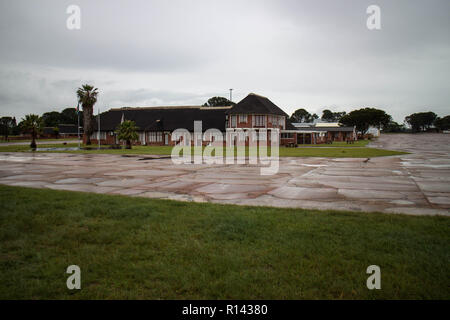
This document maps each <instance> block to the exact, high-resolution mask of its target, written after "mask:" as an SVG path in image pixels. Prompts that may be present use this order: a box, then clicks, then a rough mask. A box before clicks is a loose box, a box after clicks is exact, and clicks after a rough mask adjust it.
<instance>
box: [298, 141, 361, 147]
mask: <svg viewBox="0 0 450 320" xmlns="http://www.w3.org/2000/svg"><path fill="white" fill-rule="evenodd" d="M369 142H370V141H369V140H357V141H355V142H354V143H353V144H348V143H347V142H345V141H334V142H333V143H331V144H326V143H320V144H299V145H298V146H299V147H300V148H302V147H317V148H321V147H322V148H333V147H346V148H355V147H365V146H367V144H368V143H369Z"/></svg>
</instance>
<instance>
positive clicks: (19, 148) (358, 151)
mask: <svg viewBox="0 0 450 320" xmlns="http://www.w3.org/2000/svg"><path fill="white" fill-rule="evenodd" d="M77 146H78V144H77V143H68V144H67V145H62V144H38V149H39V148H58V147H59V148H61V147H77ZM91 147H92V148H94V149H93V150H69V151H58V150H53V151H42V152H63V153H88V154H98V153H101V154H141V155H152V154H153V155H170V154H171V152H172V147H171V146H133V148H132V149H131V150H127V149H100V150H98V149H95V148H97V146H96V145H92V146H91ZM269 149H270V148H269ZM30 150H31V149H30V147H29V146H28V145H13V146H0V152H28V151H30ZM37 152H40V151H37ZM192 154H193V152H192ZM246 154H247V155H248V148H247V150H246ZM401 154H406V152H399V151H393V150H384V149H375V148H366V147H360V148H354V147H338V146H335V147H331V148H320V147H317V148H285V147H280V149H279V155H280V156H281V157H331V158H367V157H381V156H393V155H401Z"/></svg>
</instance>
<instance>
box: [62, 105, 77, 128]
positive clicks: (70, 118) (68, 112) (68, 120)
mask: <svg viewBox="0 0 450 320" xmlns="http://www.w3.org/2000/svg"><path fill="white" fill-rule="evenodd" d="M61 124H74V125H77V124H78V116H77V109H76V108H66V109H64V110H63V111H61Z"/></svg>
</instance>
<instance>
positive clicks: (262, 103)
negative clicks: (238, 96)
mask: <svg viewBox="0 0 450 320" xmlns="http://www.w3.org/2000/svg"><path fill="white" fill-rule="evenodd" d="M227 114H276V115H280V116H285V117H288V115H287V114H286V113H285V112H284V111H283V110H281V109H280V108H279V107H278V106H277V105H275V104H274V103H273V102H272V101H270V100H269V99H267V98H266V97H263V96H260V95H257V94H254V93H250V94H249V95H248V96H246V97H245V98H244V99H242V100H241V101H239V103H237V104H236V105H235V106H233V107H232V108H231V109H230V110H228V111H227Z"/></svg>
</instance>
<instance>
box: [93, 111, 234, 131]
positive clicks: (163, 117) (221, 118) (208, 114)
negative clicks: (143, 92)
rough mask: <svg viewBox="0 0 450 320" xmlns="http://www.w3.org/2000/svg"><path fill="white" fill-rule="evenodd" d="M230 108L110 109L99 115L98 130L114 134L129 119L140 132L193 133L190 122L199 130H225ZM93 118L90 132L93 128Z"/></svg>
mask: <svg viewBox="0 0 450 320" xmlns="http://www.w3.org/2000/svg"><path fill="white" fill-rule="evenodd" d="M229 108H230V107H200V106H186V107H145V108H120V109H111V110H109V111H107V112H104V113H102V114H100V130H102V131H114V130H116V128H117V126H118V125H119V124H120V122H121V120H122V115H123V117H124V119H125V120H132V121H134V122H135V123H136V126H137V127H138V128H139V129H140V130H145V131H173V130H175V129H180V128H183V129H187V130H189V131H194V121H195V120H201V121H202V129H203V131H205V130H207V129H210V128H215V129H219V130H221V131H225V111H227V110H228V109H229ZM97 124H98V121H97V117H96V119H95V123H94V130H98V129H97Z"/></svg>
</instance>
